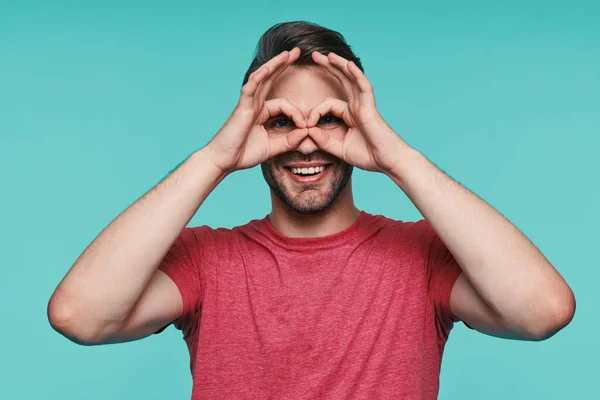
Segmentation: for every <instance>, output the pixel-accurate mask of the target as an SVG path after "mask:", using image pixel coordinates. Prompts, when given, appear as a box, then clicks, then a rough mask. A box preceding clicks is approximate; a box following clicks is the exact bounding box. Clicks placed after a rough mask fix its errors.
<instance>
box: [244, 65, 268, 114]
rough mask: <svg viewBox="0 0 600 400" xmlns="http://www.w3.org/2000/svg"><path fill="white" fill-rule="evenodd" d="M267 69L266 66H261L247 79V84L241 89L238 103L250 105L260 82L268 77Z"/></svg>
mask: <svg viewBox="0 0 600 400" xmlns="http://www.w3.org/2000/svg"><path fill="white" fill-rule="evenodd" d="M269 72H270V71H269V67H268V66H267V65H262V66H261V67H260V68H259V69H257V70H256V71H254V72H253V73H252V74H250V76H249V77H248V82H246V84H245V85H244V86H243V87H242V94H241V96H240V103H246V104H247V103H248V102H250V104H252V103H251V102H252V100H253V99H254V93H256V90H257V89H258V86H259V85H260V83H261V82H262V80H263V79H265V78H266V77H267V75H269Z"/></svg>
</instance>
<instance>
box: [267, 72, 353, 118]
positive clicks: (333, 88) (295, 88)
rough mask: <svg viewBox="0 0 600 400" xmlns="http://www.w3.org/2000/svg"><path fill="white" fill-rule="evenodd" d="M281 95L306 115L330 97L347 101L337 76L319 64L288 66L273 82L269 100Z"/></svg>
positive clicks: (268, 96)
mask: <svg viewBox="0 0 600 400" xmlns="http://www.w3.org/2000/svg"><path fill="white" fill-rule="evenodd" d="M279 97H285V98H286V99H288V100H289V101H290V102H291V103H292V104H293V105H295V106H296V107H298V108H299V109H300V110H301V111H302V112H303V113H304V114H306V115H308V112H309V111H310V110H311V109H312V108H313V107H314V106H316V105H317V104H319V103H320V102H322V101H323V100H325V99H326V98H328V97H334V98H337V99H342V100H344V101H347V99H346V95H345V94H344V90H343V88H342V85H341V84H340V82H339V81H338V80H337V78H335V77H334V76H333V75H331V74H330V73H329V72H328V71H325V70H324V69H322V68H320V67H318V66H295V65H292V66H290V67H288V69H286V70H285V72H284V73H283V74H281V75H280V76H279V77H278V78H277V79H276V80H275V82H273V85H272V86H271V90H270V91H269V94H268V95H267V100H270V99H275V98H279Z"/></svg>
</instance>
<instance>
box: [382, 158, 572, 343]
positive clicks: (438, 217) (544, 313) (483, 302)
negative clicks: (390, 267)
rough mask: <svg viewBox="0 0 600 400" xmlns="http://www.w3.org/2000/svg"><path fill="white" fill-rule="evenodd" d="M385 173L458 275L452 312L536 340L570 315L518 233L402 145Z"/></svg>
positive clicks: (557, 280)
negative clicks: (437, 239)
mask: <svg viewBox="0 0 600 400" xmlns="http://www.w3.org/2000/svg"><path fill="white" fill-rule="evenodd" d="M397 160H399V161H398V162H397V164H396V165H397V167H396V168H395V169H392V170H390V172H389V173H388V176H390V178H391V179H392V180H393V181H394V182H395V183H396V184H397V185H398V186H399V187H400V188H401V189H402V191H404V193H406V195H407V196H408V197H409V198H410V199H411V201H412V202H413V203H414V204H415V206H416V207H417V208H418V209H419V211H420V212H421V214H423V216H424V217H425V219H426V220H427V221H428V222H429V223H430V224H431V226H432V227H433V228H434V229H435V231H436V233H437V234H438V236H439V237H440V239H441V240H442V241H443V242H444V244H445V245H446V246H447V247H448V250H449V251H450V252H451V253H452V255H453V256H454V258H455V259H456V261H457V263H458V264H459V265H460V267H461V269H462V271H463V273H462V274H461V275H460V276H459V278H458V279H457V281H456V283H455V285H454V287H453V290H452V294H451V298H450V308H451V309H452V313H453V314H454V315H455V316H456V317H458V318H460V319H461V320H463V321H465V322H466V323H467V324H469V325H470V326H471V327H473V328H475V329H477V330H479V331H482V332H485V333H488V334H491V335H494V336H500V337H506V338H513V339H524V340H543V339H546V338H548V337H550V336H552V335H553V334H555V333H556V332H558V331H559V330H560V329H562V328H563V327H564V326H565V325H567V324H568V323H569V322H570V321H571V319H572V318H573V314H574V312H575V297H574V295H573V292H572V291H571V289H570V288H569V286H568V285H567V283H566V282H565V281H564V279H563V278H562V277H561V275H560V274H559V273H558V272H557V271H556V269H554V267H553V266H552V264H550V262H549V261H548V260H547V259H546V258H545V257H544V255H543V254H542V253H541V252H540V251H539V250H538V249H537V248H536V247H535V245H534V244H533V243H532V242H531V241H530V240H529V239H528V238H527V237H526V236H525V235H524V234H523V233H521V231H520V230H519V229H518V228H517V227H516V226H514V225H513V224H512V223H511V222H510V221H508V220H507V219H506V218H505V217H504V216H502V215H501V214H500V213H499V212H498V211H496V210H495V209H494V208H492V207H491V206H490V205H489V204H487V203H486V202H485V201H483V200H482V199H480V198H479V197H478V196H476V195H475V194H474V193H472V192H471V191H469V190H468V189H466V188H465V187H464V186H462V185H460V184H459V183H458V182H456V181H455V180H453V179H452V178H450V177H449V176H448V175H446V174H445V173H444V172H442V171H441V170H439V169H438V168H437V167H436V166H435V165H434V164H433V163H431V162H430V161H429V160H427V158H425V157H424V156H423V155H422V154H420V153H419V152H417V151H416V150H414V149H412V148H409V147H407V146H403V147H402V150H401V153H399V157H398V158H397Z"/></svg>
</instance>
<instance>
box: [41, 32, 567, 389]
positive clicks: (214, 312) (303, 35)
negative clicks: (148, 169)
mask: <svg viewBox="0 0 600 400" xmlns="http://www.w3.org/2000/svg"><path fill="white" fill-rule="evenodd" d="M362 71H363V69H362V66H361V63H360V60H359V59H358V58H357V57H356V56H355V55H354V54H353V53H352V51H351V50H350V47H349V46H348V45H347V44H346V42H345V40H344V38H343V37H342V36H341V35H340V34H338V33H337V32H333V31H330V30H327V29H325V28H323V27H320V26H317V25H314V24H310V23H306V22H292V23H284V24H278V25H276V26H274V27H272V28H271V29H269V30H268V31H267V32H266V33H265V34H264V35H263V37H262V38H261V41H260V43H259V48H258V52H257V56H256V59H255V60H254V62H253V63H252V65H251V67H250V69H249V71H248V73H247V74H246V77H245V79H244V85H243V87H242V91H241V97H240V100H239V102H238V104H237V106H236V107H235V109H234V111H233V113H232V114H231V116H230V117H229V119H228V120H227V121H226V123H225V124H224V125H223V127H222V128H221V129H220V130H219V132H217V134H216V135H215V136H214V137H213V138H212V140H211V141H210V142H209V143H208V144H207V145H206V146H205V147H204V148H202V149H201V150H199V151H197V152H195V153H194V154H193V155H192V156H190V157H189V158H188V159H187V160H186V161H185V162H183V163H182V164H181V165H180V166H179V167H178V168H177V169H176V170H175V171H174V172H173V173H172V174H170V175H169V176H168V177H167V178H165V179H164V180H163V181H162V182H160V183H159V184H158V185H157V186H156V187H155V188H153V189H152V190H150V191H149V192H148V193H146V194H145V195H144V196H143V197H142V198H140V199H139V200H138V201H137V202H136V203H134V204H133V205H132V206H130V207H129V208H127V209H126V210H125V211H124V212H123V213H122V214H121V215H119V216H118V217H117V218H116V219H115V220H114V221H113V222H112V223H111V224H110V225H108V226H107V227H106V229H104V230H103V231H102V232H101V233H100V235H99V236H98V237H97V238H96V239H95V240H94V241H93V242H92V243H91V244H90V246H89V247H88V248H87V249H86V250H85V251H84V252H83V254H82V255H81V256H80V257H79V258H78V259H77V261H76V262H75V264H74V265H73V266H72V267H71V269H70V271H69V272H68V273H67V275H66V277H65V278H64V279H63V280H62V282H61V283H60V284H59V286H58V287H57V289H56V291H55V293H54V295H53V296H52V298H51V299H50V302H49V318H50V322H51V324H52V326H53V327H54V328H55V329H56V330H58V331H59V332H61V333H62V334H63V335H65V336H66V337H68V338H70V339H71V340H73V341H75V342H77V343H81V344H86V345H93V344H105V343H116V342H125V341H131V340H136V339H139V338H142V337H145V336H148V335H150V334H152V333H157V332H160V331H161V330H162V329H164V327H165V326H167V325H169V324H170V323H174V325H175V326H176V327H177V328H178V329H181V330H182V332H183V337H184V339H185V341H186V343H187V345H188V348H189V351H190V358H191V363H190V366H191V370H192V375H193V382H194V385H193V390H192V392H193V395H192V398H193V399H201V398H211V399H220V398H223V399H242V398H257V399H263V398H281V399H307V398H315V397H318V398H332V399H350V398H353V399H354V398H357V399H359V398H360V399H375V398H406V399H434V398H436V396H437V393H438V382H439V372H440V365H441V359H442V353H443V349H444V345H445V343H446V341H447V339H448V335H449V333H450V330H451V329H452V326H453V324H454V323H455V322H457V321H464V323H466V324H468V326H470V327H472V328H473V329H476V330H478V331H481V332H484V333H487V334H490V335H495V336H500V337H507V338H513V339H522V340H542V339H545V338H548V337H549V336H551V335H553V334H554V333H556V332H557V331H558V330H560V329H561V328H562V327H564V326H565V325H566V324H568V323H569V321H570V320H571V319H572V317H573V313H574V310H575V299H574V296H573V293H572V291H571V290H570V288H569V286H568V285H567V284H566V283H565V281H564V280H563V279H562V277H561V276H560V275H559V273H558V272H557V271H556V270H555V269H554V268H553V266H552V265H551V264H550V263H549V262H548V260H546V258H545V257H544V256H543V255H542V254H541V253H540V252H539V251H538V249H537V248H536V247H535V246H534V245H533V244H532V243H531V242H530V241H529V240H528V239H527V238H526V237H525V236H524V235H523V234H522V233H521V232H520V231H519V230H518V229H517V228H516V227H515V226H514V225H512V224H511V223H510V222H509V221H508V220H506V219H505V218H504V217H503V216H502V215H500V214H499V213H498V212H497V211H495V210H494V209H493V208H492V207H490V206H489V205H488V204H487V203H485V202H484V201H483V200H481V199H479V198H478V197H477V196H476V195H474V194H473V193H471V192H470V191H469V190H467V189H466V188H464V187H463V186H461V185H460V184H459V183H457V182H455V181H454V180H452V179H451V178H450V177H448V176H447V175H445V174H444V173H443V172H442V171H440V170H439V169H438V168H437V167H436V166H434V165H433V164H432V163H431V162H429V161H428V160H427V159H426V158H425V157H424V156H423V155H421V154H420V153H419V152H418V151H417V150H415V149H413V148H411V147H409V146H408V145H407V144H406V143H405V142H404V141H403V140H402V139H401V137H400V136H398V135H397V134H396V133H395V132H394V131H393V130H392V128H391V127H390V126H388V125H387V124H386V122H385V121H384V119H383V118H382V117H381V116H380V115H379V113H378V111H377V109H376V107H375V99H374V94H373V89H372V87H371V85H370V84H369V81H368V80H367V78H366V77H365V75H364V74H363V72H362ZM259 164H260V165H261V168H262V171H263V175H264V177H265V180H266V181H267V183H268V185H269V187H270V188H271V199H272V211H271V213H270V214H269V215H268V216H266V217H265V218H262V219H259V220H253V221H251V222H249V223H247V224H246V225H243V226H238V227H236V228H233V229H224V228H218V229H213V228H210V227H208V226H197V227H186V225H187V224H188V223H189V221H190V219H191V218H192V216H193V215H194V214H195V212H196V210H197V209H198V207H200V205H201V204H202V203H203V201H204V199H206V197H207V196H208V195H209V194H210V192H211V191H212V190H213V189H214V188H215V186H216V185H217V184H218V183H219V182H220V181H221V180H222V179H224V178H225V177H226V176H227V175H228V174H230V173H233V172H234V171H236V170H240V169H245V168H251V167H253V166H256V165H259ZM355 166H356V167H358V168H361V169H364V170H367V171H373V172H380V173H384V174H386V175H387V176H389V177H390V179H392V180H393V181H394V182H395V183H396V184H397V185H398V187H399V189H400V190H402V191H403V192H404V193H406V195H407V196H408V197H409V198H410V199H411V200H412V202H413V203H414V204H415V206H416V207H417V208H418V209H419V211H420V212H421V213H422V214H423V216H424V218H425V219H423V220H420V221H418V222H403V221H397V220H392V219H389V218H387V217H384V216H381V215H372V214H369V213H367V212H365V211H361V210H358V209H357V208H356V207H355V206H354V203H353V199H352V189H351V174H352V169H353V167H355Z"/></svg>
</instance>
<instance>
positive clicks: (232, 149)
mask: <svg viewBox="0 0 600 400" xmlns="http://www.w3.org/2000/svg"><path fill="white" fill-rule="evenodd" d="M299 56H300V49H299V48H297V47H296V48H294V49H292V50H291V51H283V52H281V53H280V54H278V55H277V56H275V57H273V58H271V59H270V60H269V61H267V62H266V63H265V64H263V65H262V66H261V67H260V68H258V69H257V70H256V71H254V72H253V73H252V74H250V75H249V77H248V81H247V82H246V83H245V84H244V86H243V87H242V90H241V95H240V99H239V101H238V104H237V105H236V107H235V108H234V110H233V112H232V113H231V115H230V116H229V118H228V119H227V121H226V122H225V124H224V125H223V126H222V127H221V129H219V131H218V132H217V134H216V135H215V136H214V137H213V138H212V139H211V141H210V142H209V143H208V144H207V145H206V146H205V147H204V148H203V149H201V150H199V151H197V152H195V153H194V154H192V156H190V157H189V158H188V159H187V160H186V161H185V162H184V163H183V164H181V165H180V166H179V167H177V168H176V169H175V171H174V172H173V173H172V174H170V175H169V176H167V177H166V178H165V179H163V180H162V181H161V182H160V183H159V184H158V185H156V186H155V187H154V188H153V189H151V190H150V191H149V192H148V193H146V194H145V195H144V196H142V197H141V198H140V199H139V200H137V201H136V202H135V203H133V204H132V205H131V206H129V207H128V208H127V209H126V210H125V211H124V212H123V213H121V214H120V215H119V216H118V217H117V218H116V219H115V220H114V221H112V222H111V223H110V224H109V225H108V226H107V227H106V228H105V229H104V230H103V231H102V232H101V233H100V235H98V237H97V238H96V239H94V241H93V242H92V243H91V244H90V245H89V246H88V247H87V248H86V249H85V251H84V252H83V253H82V254H81V256H80V257H79V258H78V259H77V260H76V261H75V263H74V264H73V266H72V267H71V269H70V270H69V272H68V273H67V275H66V276H65V277H64V279H63V280H62V281H61V282H60V284H59V285H58V287H57V288H56V290H55V292H54V294H53V295H52V297H51V298H50V301H49V303H48V318H49V320H50V323H51V325H52V326H53V327H54V329H56V330H57V331H59V332H60V333H62V334H63V335H65V336H66V337H68V338H70V339H71V340H73V341H75V342H78V343H81V344H104V343H114V342H123V341H129V340H134V339H139V338H141V337H144V336H148V335H150V334H152V333H154V332H156V331H157V330H158V329H159V328H162V327H163V326H165V325H167V324H169V323H170V322H172V321H173V320H175V319H177V318H179V317H180V316H181V315H182V313H183V311H184V310H183V308H184V305H185V304H184V299H183V297H182V293H181V292H179V289H178V287H177V286H176V285H177V284H176V283H175V282H174V281H173V280H171V278H170V277H169V276H167V275H166V274H165V273H164V272H163V271H161V270H159V269H158V267H159V264H160V263H161V261H162V260H163V259H164V257H165V255H167V253H168V251H169V249H170V248H171V247H172V246H173V244H174V242H175V240H176V239H177V237H178V236H179V235H180V233H181V232H182V230H183V229H184V228H185V226H186V225H187V224H188V223H189V221H190V220H191V219H192V217H193V216H194V214H195V212H196V211H197V209H198V208H199V207H200V205H201V204H202V203H203V202H204V200H205V199H206V197H207V196H208V195H209V193H210V192H211V191H212V190H213V189H214V188H215V186H216V185H217V184H218V183H219V182H221V180H223V178H224V177H225V176H226V175H227V174H229V173H231V172H234V171H237V170H240V169H246V168H251V167H254V166H256V165H259V164H260V163H262V162H264V161H266V160H267V159H269V158H271V157H275V156H276V155H278V154H281V153H283V152H286V151H290V150H294V149H296V148H297V147H298V145H299V144H300V142H301V141H302V140H304V138H306V136H308V129H306V128H305V126H306V125H305V121H304V119H303V115H302V112H301V111H300V110H299V109H298V108H297V107H295V106H294V105H293V104H291V103H290V102H289V101H288V100H287V99H285V98H276V99H270V100H266V97H267V95H268V93H269V89H270V87H271V85H272V84H273V82H274V80H275V79H277V77H278V76H279V75H281V74H282V73H283V72H284V71H285V70H286V69H287V68H288V67H289V66H290V65H292V64H293V63H294V62H295V61H296V60H297V59H298V57H299ZM280 114H285V115H287V116H288V117H290V118H292V120H293V121H294V122H295V124H296V126H297V127H298V128H297V129H292V130H290V131H288V132H287V133H286V134H284V135H283V134H278V135H275V136H271V135H269V134H268V132H267V131H266V129H265V127H264V123H265V122H266V121H267V120H268V119H269V118H270V117H273V116H277V115H280ZM180 266H183V267H185V266H184V264H181V263H179V262H176V267H177V268H179V267H180ZM188 296H189V294H188ZM191 296H193V294H192V295H191ZM186 297H187V296H186Z"/></svg>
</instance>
